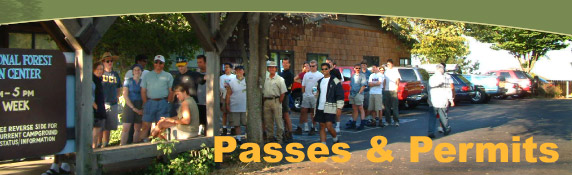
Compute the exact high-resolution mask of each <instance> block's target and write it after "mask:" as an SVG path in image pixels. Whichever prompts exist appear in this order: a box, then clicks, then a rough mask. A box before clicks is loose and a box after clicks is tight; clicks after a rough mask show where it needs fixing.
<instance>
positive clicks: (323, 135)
mask: <svg viewBox="0 0 572 175" xmlns="http://www.w3.org/2000/svg"><path fill="white" fill-rule="evenodd" d="M328 130H329V131H331V130H330V128H328ZM326 138H327V136H326V123H322V122H320V142H326Z"/></svg>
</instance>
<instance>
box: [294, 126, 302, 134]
mask: <svg viewBox="0 0 572 175" xmlns="http://www.w3.org/2000/svg"><path fill="white" fill-rule="evenodd" d="M294 134H295V135H302V128H300V127H298V128H296V131H294Z"/></svg>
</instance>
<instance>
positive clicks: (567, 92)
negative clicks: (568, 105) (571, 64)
mask: <svg viewBox="0 0 572 175" xmlns="http://www.w3.org/2000/svg"><path fill="white" fill-rule="evenodd" d="M569 84H570V81H566V98H568V96H569V94H570V85H569Z"/></svg>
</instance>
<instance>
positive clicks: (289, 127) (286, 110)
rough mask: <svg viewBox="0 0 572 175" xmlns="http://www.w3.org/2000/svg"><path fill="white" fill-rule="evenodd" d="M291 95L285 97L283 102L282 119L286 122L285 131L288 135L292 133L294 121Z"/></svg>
mask: <svg viewBox="0 0 572 175" xmlns="http://www.w3.org/2000/svg"><path fill="white" fill-rule="evenodd" d="M289 104H290V95H287V96H285V97H284V100H283V101H282V118H283V120H284V124H285V125H284V129H285V130H286V131H288V133H291V132H292V121H291V120H290V106H289Z"/></svg>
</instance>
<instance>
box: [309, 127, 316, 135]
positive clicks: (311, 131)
mask: <svg viewBox="0 0 572 175" xmlns="http://www.w3.org/2000/svg"><path fill="white" fill-rule="evenodd" d="M308 135H309V136H313V135H316V131H314V128H312V129H310V132H309V133H308Z"/></svg>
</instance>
